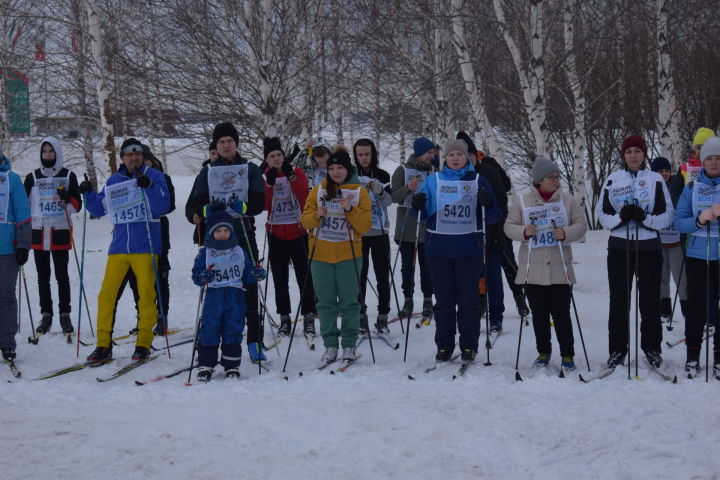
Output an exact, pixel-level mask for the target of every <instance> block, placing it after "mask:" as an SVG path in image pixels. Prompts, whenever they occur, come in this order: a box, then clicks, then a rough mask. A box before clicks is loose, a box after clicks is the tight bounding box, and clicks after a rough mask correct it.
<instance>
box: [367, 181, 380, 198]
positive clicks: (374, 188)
mask: <svg viewBox="0 0 720 480" xmlns="http://www.w3.org/2000/svg"><path fill="white" fill-rule="evenodd" d="M368 187H370V191H371V192H372V193H374V194H375V195H377V196H380V195H382V193H383V186H382V185H381V184H380V182H376V181H375V180H373V181H372V182H370V183H369V184H368Z"/></svg>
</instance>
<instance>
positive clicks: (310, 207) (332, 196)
mask: <svg viewBox="0 0 720 480" xmlns="http://www.w3.org/2000/svg"><path fill="white" fill-rule="evenodd" d="M371 224H372V214H371V206H370V198H369V197H368V194H367V192H366V190H365V189H364V188H362V187H361V185H360V181H359V180H358V177H357V175H356V173H355V169H354V168H353V167H352V165H351V163H350V155H348V153H347V152H346V151H344V150H338V151H335V152H333V154H332V155H330V158H329V159H328V173H327V177H326V178H325V179H324V180H323V181H322V182H321V184H320V185H316V186H315V187H314V188H313V189H312V191H311V192H310V195H309V196H308V198H307V202H306V204H305V210H304V211H303V214H302V225H303V227H305V228H306V229H308V230H310V229H315V230H314V232H313V235H312V236H313V240H311V241H310V252H311V257H310V269H311V272H312V279H313V284H314V286H315V293H316V294H317V297H318V303H317V311H318V314H319V316H320V334H321V335H322V337H323V343H324V345H325V352H324V353H323V355H322V360H321V361H322V363H323V364H330V363H332V362H334V361H335V360H336V359H337V355H338V347H339V345H340V344H342V347H343V352H342V361H343V362H344V363H346V364H349V363H352V362H353V361H354V360H355V356H356V355H355V345H356V343H357V338H358V327H359V324H360V304H359V302H358V295H359V293H360V288H359V278H358V277H359V275H358V270H359V268H360V264H361V261H359V260H360V259H359V257H360V256H361V255H362V242H361V239H360V237H361V236H362V235H363V234H364V233H365V232H367V231H368V230H369V229H370V227H371ZM338 316H341V317H342V324H341V328H340V329H338V327H337V318H338ZM338 337H342V343H340V341H339V340H338Z"/></svg>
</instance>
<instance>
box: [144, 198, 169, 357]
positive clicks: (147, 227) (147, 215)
mask: <svg viewBox="0 0 720 480" xmlns="http://www.w3.org/2000/svg"><path fill="white" fill-rule="evenodd" d="M140 193H141V194H142V200H143V204H144V206H145V210H146V211H145V230H146V231H147V236H148V244H149V246H150V260H151V262H152V267H153V273H154V275H155V288H156V289H157V304H158V307H159V308H160V319H161V320H162V323H163V332H164V333H165V346H166V348H167V352H168V358H172V355H171V354H170V340H168V334H167V319H166V318H165V308H164V307H163V302H162V293H161V292H160V275H158V268H157V263H156V259H155V249H154V248H153V241H152V234H151V232H150V215H152V212H151V210H150V203H149V202H148V199H147V196H146V195H145V189H144V188H140Z"/></svg>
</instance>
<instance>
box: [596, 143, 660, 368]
mask: <svg viewBox="0 0 720 480" xmlns="http://www.w3.org/2000/svg"><path fill="white" fill-rule="evenodd" d="M620 155H621V157H622V159H623V167H624V168H623V169H622V170H618V171H616V172H614V173H612V174H611V175H610V176H609V177H608V178H607V180H606V181H605V184H604V185H603V188H602V191H601V192H600V199H599V201H598V204H597V210H596V215H597V217H598V219H599V220H600V223H601V224H602V226H603V227H604V228H607V229H608V230H610V238H609V239H608V256H607V265H608V283H609V284H610V312H609V321H608V330H609V342H608V343H609V351H610V356H609V358H608V361H607V367H608V368H615V367H617V366H618V365H621V364H623V363H624V361H625V355H627V353H628V346H629V341H630V339H629V337H628V334H629V332H628V330H629V326H628V322H629V321H630V318H629V314H630V312H629V311H628V309H629V305H630V298H629V295H630V282H631V280H632V278H633V276H634V275H637V284H638V291H639V295H640V313H641V316H642V324H641V332H642V341H641V348H642V350H643V351H644V352H645V357H646V359H647V361H648V363H649V364H650V365H651V366H653V367H655V368H659V367H660V366H661V365H662V347H661V343H662V325H661V323H660V308H659V306H660V279H661V278H662V253H661V248H662V247H661V245H660V234H659V233H658V231H659V230H662V229H663V228H665V227H667V226H668V225H669V224H670V222H672V215H673V206H672V201H671V200H670V193H669V192H668V189H667V187H666V186H665V182H664V181H663V178H662V177H661V176H660V175H658V174H657V173H655V172H652V171H650V170H647V169H646V164H645V158H646V156H647V145H646V144H645V140H643V138H642V137H640V136H638V135H632V136H629V137H627V138H625V139H624V140H623V142H622V147H621V149H620ZM636 232H637V233H636ZM628 258H629V260H628ZM636 265H637V266H638V270H637V271H636V269H635V266H636Z"/></svg>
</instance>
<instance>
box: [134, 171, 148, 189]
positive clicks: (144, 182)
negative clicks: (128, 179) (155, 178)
mask: <svg viewBox="0 0 720 480" xmlns="http://www.w3.org/2000/svg"><path fill="white" fill-rule="evenodd" d="M135 181H136V182H137V186H138V187H140V188H150V185H152V180H150V177H148V176H147V175H145V174H144V173H138V175H137V177H135Z"/></svg>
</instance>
